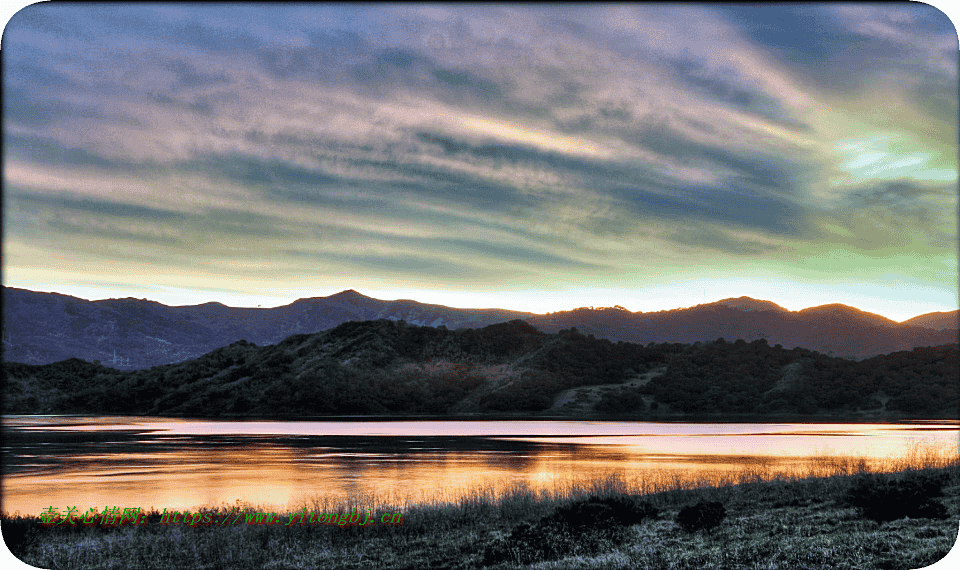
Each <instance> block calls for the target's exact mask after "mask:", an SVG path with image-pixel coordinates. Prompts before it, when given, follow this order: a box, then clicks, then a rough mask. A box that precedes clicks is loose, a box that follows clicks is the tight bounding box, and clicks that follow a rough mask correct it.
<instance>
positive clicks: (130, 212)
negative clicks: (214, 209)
mask: <svg viewBox="0 0 960 570" xmlns="http://www.w3.org/2000/svg"><path fill="white" fill-rule="evenodd" d="M15 201H17V202H20V203H23V204H24V205H30V206H33V207H37V208H41V209H50V210H56V211H63V212H66V211H75V212H82V213H86V214H92V215H95V216H104V217H117V218H133V219H135V220H151V221H171V220H184V219H186V218H188V217H190V215H187V214H183V213H182V212H175V211H170V210H163V209H159V208H151V207H149V206H140V205H136V204H129V203H124V202H117V201H113V200H101V199H96V198H76V197H72V196H64V195H43V194H19V195H17V196H16V197H15Z"/></svg>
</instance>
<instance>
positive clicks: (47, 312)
mask: <svg viewBox="0 0 960 570" xmlns="http://www.w3.org/2000/svg"><path fill="white" fill-rule="evenodd" d="M2 293H3V319H4V321H3V326H4V328H3V350H4V358H5V359H6V360H9V361H13V362H22V363H26V364H48V363H52V362H57V361H61V360H66V359H68V358H80V359H83V360H86V361H89V362H94V361H97V360H99V361H101V362H103V363H106V364H109V366H111V367H113V368H117V369H120V370H136V369H146V368H150V367H151V366H158V365H162V364H170V363H175V362H183V361H186V360H189V359H191V358H197V357H199V356H201V355H204V354H207V353H208V352H210V351H213V350H215V349H217V348H219V347H222V346H227V345H229V344H232V343H234V342H236V341H238V340H241V339H244V340H247V341H249V342H252V343H254V344H257V345H259V346H263V345H271V344H276V343H279V342H280V341H282V340H283V339H285V338H287V337H289V336H291V335H294V334H311V333H317V332H321V331H326V330H330V329H332V328H334V327H336V326H338V325H340V324H342V323H345V322H349V321H367V320H377V319H387V320H391V321H401V320H402V321H405V322H406V323H408V324H413V325H424V326H433V327H439V326H445V327H447V328H448V329H461V328H463V329H465V328H478V327H484V326H487V325H491V324H495V323H503V322H508V321H511V320H515V319H523V320H524V321H526V322H528V323H530V324H532V325H533V326H535V327H537V328H538V329H540V330H542V331H544V332H548V333H555V332H558V331H560V330H564V329H569V328H571V327H576V328H578V329H580V330H581V331H583V332H585V333H588V334H593V335H595V336H597V337H599V338H606V339H609V340H611V341H614V342H616V341H621V340H622V341H626V342H634V343H639V344H649V343H651V342H653V343H665V342H667V343H677V342H678V343H693V342H701V341H704V342H708V341H712V340H714V339H716V338H718V337H724V338H742V339H744V340H746V341H748V342H749V341H753V340H757V339H760V338H765V339H766V340H767V341H768V342H769V343H770V344H781V345H783V346H785V347H787V348H793V347H803V348H808V349H811V350H816V351H819V352H822V353H824V354H833V355H836V356H842V357H846V358H867V357H870V356H875V355H878V354H887V353H890V352H896V351H901V350H911V349H913V348H915V347H920V346H937V345H942V344H948V343H954V342H957V334H958V333H957V330H956V328H955V327H954V328H944V327H945V326H946V325H949V324H950V322H951V321H950V320H949V314H939V313H931V314H930V315H921V316H919V317H916V318H914V319H911V320H910V321H907V322H906V323H896V322H894V321H891V320H888V319H885V318H883V317H881V316H879V315H873V314H871V313H866V312H864V311H859V310H857V309H855V308H853V307H847V306H845V305H838V304H835V305H824V306H821V307H812V308H809V309H804V310H802V311H788V310H786V309H784V308H783V307H780V306H778V305H776V304H775V303H771V302H770V301H763V300H756V299H751V298H749V297H739V298H736V299H724V300H721V301H717V302H715V303H709V304H704V305H697V306H695V307H690V308H686V309H675V310H671V311H658V312H648V313H642V312H631V311H628V310H626V309H623V308H622V307H612V308H610V307H603V308H579V309H574V310H572V311H562V312H557V313H550V314H545V315H537V314H533V313H524V312H518V311H508V310H501V309H457V308H451V307H444V306H442V305H430V304H424V303H419V302H416V301H409V300H398V301H382V300H379V299H374V298H371V297H367V296H365V295H361V294H360V293H358V292H356V291H353V290H348V291H343V292H341V293H337V294H335V295H330V296H328V297H314V298H310V299H300V300H298V301H295V302H293V303H291V304H289V305H285V306H283V307H276V308H269V309H257V308H237V307H227V306H225V305H222V304H219V303H205V304H202V305H192V306H178V307H169V306H166V305H163V304H161V303H156V302H153V301H147V300H145V299H129V298H128V299H108V300H103V301H86V300H84V299H79V298H76V297H70V296H67V295H60V294H56V293H38V292H34V291H27V290H24V289H15V288H9V287H4V288H3V289H2ZM956 314H957V312H954V313H953V315H954V318H953V322H956ZM927 317H929V318H927ZM912 324H918V325H923V326H911V325H912Z"/></svg>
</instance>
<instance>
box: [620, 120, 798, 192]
mask: <svg viewBox="0 0 960 570" xmlns="http://www.w3.org/2000/svg"><path fill="white" fill-rule="evenodd" d="M624 138H625V140H627V141H629V142H631V143H632V144H634V145H636V146H638V147H640V148H645V149H648V150H652V151H653V152H656V153H658V154H660V155H663V156H665V157H672V158H674V159H677V160H679V161H681V163H683V164H691V165H697V166H702V167H705V168H711V167H713V166H719V167H721V168H723V169H725V170H732V171H734V172H736V173H737V175H738V179H737V180H736V182H737V183H739V184H740V185H742V186H746V187H748V188H750V189H753V190H761V191H764V192H770V193H772V194H777V195H790V194H792V193H794V191H795V183H794V180H793V179H794V176H795V175H794V169H795V168H796V166H795V165H793V164H791V163H792V161H791V160H789V159H787V158H786V157H770V156H758V155H754V156H744V155H743V154H741V153H737V152H735V151H734V150H732V149H731V148H725V147H723V146H720V145H710V144H706V143H702V142H698V141H694V140H692V139H690V138H688V137H685V136H683V135H682V134H680V133H679V132H678V131H677V130H675V129H674V128H672V127H671V126H670V125H669V124H667V123H666V122H665V121H662V120H645V121H643V122H641V123H640V124H639V126H637V127H636V128H634V129H632V130H631V131H628V132H625V133H624Z"/></svg>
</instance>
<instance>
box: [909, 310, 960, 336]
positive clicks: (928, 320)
mask: <svg viewBox="0 0 960 570" xmlns="http://www.w3.org/2000/svg"><path fill="white" fill-rule="evenodd" d="M902 324H904V325H908V326H911V327H926V328H928V329H935V330H938V331H942V330H948V329H958V328H960V311H939V312H936V313H927V314H925V315H920V316H919V317H913V318H912V319H907V320H905V321H903V323H902Z"/></svg>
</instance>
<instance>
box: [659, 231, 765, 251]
mask: <svg viewBox="0 0 960 570" xmlns="http://www.w3.org/2000/svg"><path fill="white" fill-rule="evenodd" d="M667 239H669V240H670V241H671V242H673V243H679V244H682V245H686V246H690V247H692V248H694V249H697V250H717V251H721V252H723V253H728V254H734V255H741V256H769V255H771V254H773V253H776V252H778V251H782V250H783V246H782V245H775V244H769V243H764V242H759V241H756V240H750V239H738V238H737V237H736V236H732V235H730V234H729V233H727V232H724V231H720V230H718V229H716V228H712V227H706V226H684V227H682V228H677V229H676V230H674V231H672V232H671V233H670V234H669V235H668V236H667Z"/></svg>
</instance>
